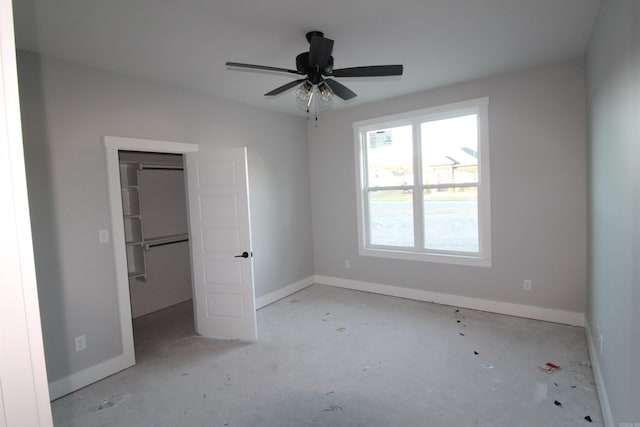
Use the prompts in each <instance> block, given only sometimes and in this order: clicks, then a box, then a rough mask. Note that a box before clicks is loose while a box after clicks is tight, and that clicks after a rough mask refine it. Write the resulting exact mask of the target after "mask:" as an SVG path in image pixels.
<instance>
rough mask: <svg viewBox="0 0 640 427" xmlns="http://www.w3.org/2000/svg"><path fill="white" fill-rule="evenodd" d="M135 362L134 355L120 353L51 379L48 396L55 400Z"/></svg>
mask: <svg viewBox="0 0 640 427" xmlns="http://www.w3.org/2000/svg"><path fill="white" fill-rule="evenodd" d="M135 364H136V361H135V356H133V355H131V356H127V355H125V354H121V355H119V356H116V357H114V358H112V359H109V360H106V361H104V362H102V363H99V364H97V365H94V366H90V367H88V368H87V369H84V370H82V371H79V372H75V373H73V374H71V375H69V376H68V377H64V378H60V379H59V380H55V381H52V382H50V383H49V398H50V399H51V400H55V399H57V398H59V397H62V396H64V395H65V394H69V393H71V392H73V391H76V390H78V389H81V388H82V387H86V386H88V385H89V384H93V383H94V382H96V381H99V380H101V379H103V378H106V377H108V376H109V375H113V374H115V373H116V372H120V371H122V370H123V369H127V368H129V367H131V366H133V365H135Z"/></svg>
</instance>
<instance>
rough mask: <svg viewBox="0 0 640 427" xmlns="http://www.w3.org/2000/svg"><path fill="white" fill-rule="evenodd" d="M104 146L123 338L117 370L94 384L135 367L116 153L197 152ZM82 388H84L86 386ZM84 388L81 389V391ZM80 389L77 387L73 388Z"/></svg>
mask: <svg viewBox="0 0 640 427" xmlns="http://www.w3.org/2000/svg"><path fill="white" fill-rule="evenodd" d="M104 146H105V150H106V155H107V183H108V190H109V207H110V213H111V235H112V244H113V257H114V261H115V267H116V288H117V297H118V308H119V315H120V336H121V337H122V353H123V354H122V356H121V357H118V358H117V360H118V361H117V366H113V365H112V366H111V367H110V368H111V369H114V370H113V372H108V373H106V372H102V373H101V372H95V374H96V376H100V377H98V378H94V379H93V380H92V381H90V382H88V383H87V384H90V383H91V382H94V381H97V380H99V379H101V378H103V377H105V376H107V375H111V374H112V373H114V372H118V371H121V370H123V369H126V368H129V367H131V366H133V365H135V363H136V359H135V351H134V346H133V326H132V324H131V298H130V296H129V274H128V270H127V254H126V249H125V248H126V246H125V236H124V221H123V219H122V194H121V190H120V160H119V158H118V151H120V150H126V151H145V152H155V153H173V154H186V153H192V152H195V151H198V145H197V144H187V143H183V142H167V141H156V140H149V139H137V138H122V137H115V136H105V137H104ZM87 384H84V385H87ZM84 385H82V386H80V387H83V386H84ZM76 388H79V387H76Z"/></svg>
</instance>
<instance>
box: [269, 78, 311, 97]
mask: <svg viewBox="0 0 640 427" xmlns="http://www.w3.org/2000/svg"><path fill="white" fill-rule="evenodd" d="M306 80H307V79H298V80H294V81H292V82H289V83H287V84H286V85H282V86H280V87H277V88H275V89H274V90H272V91H271V92H267V93H265V94H264V96H275V95H278V94H281V93H282V92H284V91H287V90H289V89H291V88H292V87H295V86H297V85H299V84H300V83H302V82H304V81H306Z"/></svg>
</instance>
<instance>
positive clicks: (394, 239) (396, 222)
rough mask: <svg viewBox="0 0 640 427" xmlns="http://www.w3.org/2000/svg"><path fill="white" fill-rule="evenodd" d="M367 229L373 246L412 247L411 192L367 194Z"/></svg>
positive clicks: (386, 191) (390, 191) (398, 191)
mask: <svg viewBox="0 0 640 427" xmlns="http://www.w3.org/2000/svg"><path fill="white" fill-rule="evenodd" d="M369 227H370V230H369V231H370V233H369V236H370V237H371V244H373V245H387V246H402V247H413V246H414V243H413V241H414V239H413V195H412V192H411V191H410V190H406V191H403V190H385V191H371V192H369Z"/></svg>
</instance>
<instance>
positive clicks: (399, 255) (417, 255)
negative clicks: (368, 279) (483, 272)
mask: <svg viewBox="0 0 640 427" xmlns="http://www.w3.org/2000/svg"><path fill="white" fill-rule="evenodd" d="M358 253H359V254H360V255H363V256H373V257H379V258H391V259H403V260H408V261H422V262H433V263H440V264H456V265H467V266H472V267H491V257H486V256H485V257H483V256H479V255H459V254H440V253H424V252H413V251H402V250H396V249H377V248H376V249H372V248H360V249H359V250H358Z"/></svg>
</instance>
